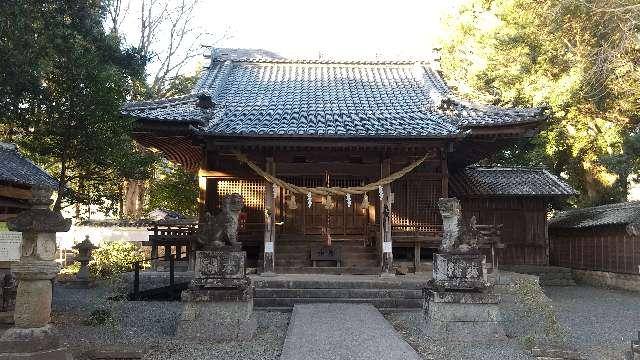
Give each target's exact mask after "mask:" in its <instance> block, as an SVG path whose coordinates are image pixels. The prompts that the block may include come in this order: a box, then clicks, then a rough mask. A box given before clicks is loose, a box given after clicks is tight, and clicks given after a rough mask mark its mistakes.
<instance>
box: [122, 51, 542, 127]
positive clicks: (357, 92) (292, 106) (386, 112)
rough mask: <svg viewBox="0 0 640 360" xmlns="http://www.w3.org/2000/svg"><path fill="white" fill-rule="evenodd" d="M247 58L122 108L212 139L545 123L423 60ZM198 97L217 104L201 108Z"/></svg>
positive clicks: (219, 61) (219, 62) (533, 112)
mask: <svg viewBox="0 0 640 360" xmlns="http://www.w3.org/2000/svg"><path fill="white" fill-rule="evenodd" d="M238 54H239V55H238ZM242 54H255V52H248V53H247V52H244V53H243V52H241V51H236V52H235V53H234V54H233V55H232V56H229V55H217V53H216V51H215V50H214V51H213V53H212V59H211V64H210V66H209V67H208V68H207V69H205V70H204V72H203V74H202V77H201V79H200V80H199V82H198V83H197V85H196V86H195V88H194V89H193V91H192V92H191V94H187V95H185V96H181V97H175V98H168V99H161V100H157V101H149V102H136V103H130V104H127V105H126V106H125V107H124V108H123V113H125V114H129V115H132V116H134V117H137V118H138V119H143V120H148V121H155V122H162V123H179V124H189V125H196V126H197V128H198V129H199V132H200V133H202V134H206V135H211V136H246V137H259V136H266V137H279V136H287V137H365V138H366V137H375V138H383V137H416V138H431V137H453V136H459V134H461V133H462V132H464V131H465V130H467V129H469V128H476V127H503V126H510V125H517V124H531V123H537V122H540V121H541V120H542V119H543V111H542V110H541V109H537V108H534V109H506V108H500V107H495V106H487V105H478V104H473V103H470V102H466V101H463V100H461V99H458V98H456V97H455V96H454V95H453V94H452V92H451V91H450V90H449V88H448V87H447V86H446V85H445V84H444V82H443V81H442V79H441V78H440V76H439V75H438V73H437V72H435V71H434V70H433V69H432V68H431V66H430V65H429V64H428V63H425V62H414V61H337V60H336V61H331V60H287V59H280V58H273V57H272V58H243V57H242ZM260 54H264V53H260ZM199 99H200V100H202V99H206V100H207V102H208V103H211V102H212V103H211V105H212V106H211V107H210V108H208V106H204V107H198V106H196V104H197V103H198V102H199ZM208 100H210V102H209V101H208Z"/></svg>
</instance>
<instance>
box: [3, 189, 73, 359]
mask: <svg viewBox="0 0 640 360" xmlns="http://www.w3.org/2000/svg"><path fill="white" fill-rule="evenodd" d="M32 192H33V208H32V209H31V210H27V211H24V212H22V213H20V214H19V215H18V216H17V217H16V218H15V219H12V220H11V221H9V224H8V225H9V229H10V230H12V231H20V232H22V246H21V257H20V261H19V262H17V263H14V264H12V266H11V271H12V272H13V273H14V275H15V277H16V279H17V280H18V290H17V295H16V305H15V311H14V322H15V326H14V327H12V328H10V329H8V330H7V331H5V332H4V334H2V337H0V359H52V360H57V359H70V358H71V356H70V355H69V354H67V353H66V351H65V350H64V349H61V348H60V347H59V340H58V337H57V336H56V333H55V330H54V328H53V327H52V326H51V325H50V324H49V322H50V320H51V294H52V293H51V284H52V280H53V278H54V277H55V276H56V275H57V274H58V271H59V270H60V269H59V265H58V264H57V263H56V262H55V261H53V260H54V258H55V250H56V232H59V231H68V230H69V227H70V226H71V221H70V220H67V219H65V218H63V217H62V215H60V213H58V212H53V211H51V210H49V207H48V205H49V204H50V200H49V198H50V197H51V191H50V190H45V189H39V188H33V189H32Z"/></svg>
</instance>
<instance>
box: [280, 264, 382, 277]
mask: <svg viewBox="0 0 640 360" xmlns="http://www.w3.org/2000/svg"><path fill="white" fill-rule="evenodd" d="M275 273H276V274H330V275H342V274H353V275H377V274H380V267H379V266H371V267H360V266H354V267H351V266H350V267H339V268H338V267H311V266H307V267H304V266H295V267H288V266H276V268H275Z"/></svg>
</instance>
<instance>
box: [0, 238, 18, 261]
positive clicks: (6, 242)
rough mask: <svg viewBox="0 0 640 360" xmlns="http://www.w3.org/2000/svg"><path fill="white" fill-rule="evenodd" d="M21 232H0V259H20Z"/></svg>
mask: <svg viewBox="0 0 640 360" xmlns="http://www.w3.org/2000/svg"><path fill="white" fill-rule="evenodd" d="M21 245H22V233H19V232H13V231H3V232H0V261H20V246H21Z"/></svg>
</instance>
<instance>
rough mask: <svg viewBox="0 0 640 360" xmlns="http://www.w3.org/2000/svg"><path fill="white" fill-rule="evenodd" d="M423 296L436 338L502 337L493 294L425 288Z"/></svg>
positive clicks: (502, 333)
mask: <svg viewBox="0 0 640 360" xmlns="http://www.w3.org/2000/svg"><path fill="white" fill-rule="evenodd" d="M425 297H426V302H425V307H426V308H425V316H426V317H427V320H428V321H429V324H430V328H431V329H430V330H431V333H432V335H433V336H435V337H440V338H446V339H451V340H481V339H496V338H502V337H504V336H505V333H504V329H503V327H502V319H501V317H500V311H499V308H498V304H499V303H500V297H499V296H498V295H496V294H493V293H488V292H467V291H434V290H427V291H426V292H425Z"/></svg>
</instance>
